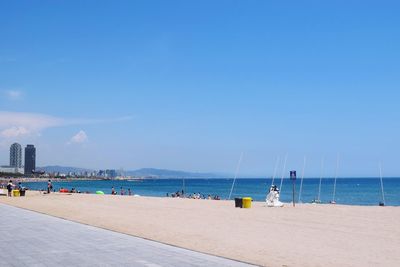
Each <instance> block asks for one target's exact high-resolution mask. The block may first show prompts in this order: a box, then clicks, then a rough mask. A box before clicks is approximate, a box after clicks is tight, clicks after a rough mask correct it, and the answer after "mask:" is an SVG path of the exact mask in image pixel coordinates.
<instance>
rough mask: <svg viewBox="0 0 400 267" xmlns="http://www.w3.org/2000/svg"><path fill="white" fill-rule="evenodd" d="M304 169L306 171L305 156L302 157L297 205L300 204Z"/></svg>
mask: <svg viewBox="0 0 400 267" xmlns="http://www.w3.org/2000/svg"><path fill="white" fill-rule="evenodd" d="M305 169H306V156H304V162H303V170H302V172H301V181H300V189H299V203H300V202H301V191H302V190H303V179H304V171H305Z"/></svg>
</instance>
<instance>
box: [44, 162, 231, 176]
mask: <svg viewBox="0 0 400 267" xmlns="http://www.w3.org/2000/svg"><path fill="white" fill-rule="evenodd" d="M37 170H42V171H45V172H47V173H57V172H59V173H70V172H72V173H83V172H93V171H94V170H93V169H86V168H76V167H67V166H58V165H54V166H43V167H38V168H37ZM120 172H122V174H123V175H125V176H133V177H151V178H160V179H165V178H222V177H229V175H228V174H221V173H201V172H187V171H179V170H166V169H156V168H141V169H137V170H126V171H119V170H118V171H117V173H118V174H121V173H120Z"/></svg>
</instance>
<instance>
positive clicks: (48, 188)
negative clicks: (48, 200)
mask: <svg viewBox="0 0 400 267" xmlns="http://www.w3.org/2000/svg"><path fill="white" fill-rule="evenodd" d="M52 189H53V185H52V184H51V181H50V180H49V181H48V182H47V194H50V192H51V190H52Z"/></svg>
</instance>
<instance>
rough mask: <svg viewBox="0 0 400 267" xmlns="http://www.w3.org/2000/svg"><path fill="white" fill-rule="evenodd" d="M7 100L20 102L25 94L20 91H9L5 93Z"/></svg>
mask: <svg viewBox="0 0 400 267" xmlns="http://www.w3.org/2000/svg"><path fill="white" fill-rule="evenodd" d="M4 92H5V94H6V96H7V98H8V99H11V100H19V99H21V98H22V97H23V93H22V92H21V91H18V90H7V91H4Z"/></svg>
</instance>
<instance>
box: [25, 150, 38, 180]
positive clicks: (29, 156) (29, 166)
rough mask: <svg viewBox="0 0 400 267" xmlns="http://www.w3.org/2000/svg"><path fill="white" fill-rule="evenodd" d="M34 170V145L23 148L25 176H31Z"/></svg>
mask: <svg viewBox="0 0 400 267" xmlns="http://www.w3.org/2000/svg"><path fill="white" fill-rule="evenodd" d="M35 169H36V148H35V146H34V145H27V146H26V147H25V175H31V174H32V171H34V170H35Z"/></svg>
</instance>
